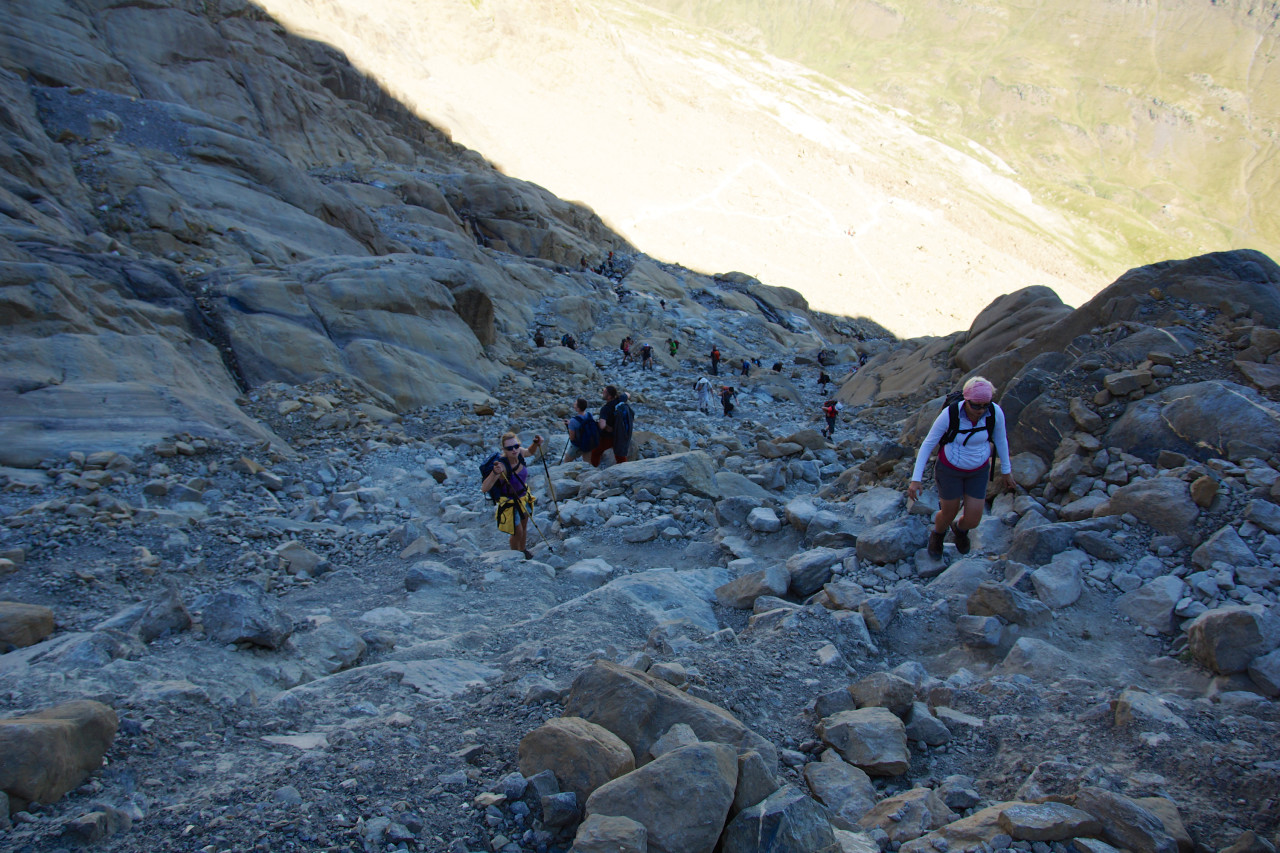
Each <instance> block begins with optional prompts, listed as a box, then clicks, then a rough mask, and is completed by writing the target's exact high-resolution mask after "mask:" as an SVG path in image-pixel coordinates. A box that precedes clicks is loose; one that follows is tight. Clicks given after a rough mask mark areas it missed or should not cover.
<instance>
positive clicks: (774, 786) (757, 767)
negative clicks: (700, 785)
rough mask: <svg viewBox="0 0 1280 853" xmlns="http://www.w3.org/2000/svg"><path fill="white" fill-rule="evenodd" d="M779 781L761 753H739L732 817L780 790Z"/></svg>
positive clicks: (750, 750) (752, 751)
mask: <svg viewBox="0 0 1280 853" xmlns="http://www.w3.org/2000/svg"><path fill="white" fill-rule="evenodd" d="M778 785H779V783H778V779H777V777H776V776H774V775H773V771H772V770H771V769H770V768H769V765H768V764H767V763H766V762H765V760H764V758H763V757H762V756H761V755H760V753H759V752H756V751H755V750H754V749H749V750H747V751H745V752H739V753H738V784H737V787H736V788H735V789H734V792H733V805H732V806H731V807H730V809H729V814H730V816H732V815H736V814H737V813H738V812H740V811H742V810H743V809H745V808H747V807H749V806H754V805H755V804H756V803H758V802H760V801H761V800H763V799H764V798H765V797H767V796H769V795H770V794H772V793H773V792H774V791H776V790H778Z"/></svg>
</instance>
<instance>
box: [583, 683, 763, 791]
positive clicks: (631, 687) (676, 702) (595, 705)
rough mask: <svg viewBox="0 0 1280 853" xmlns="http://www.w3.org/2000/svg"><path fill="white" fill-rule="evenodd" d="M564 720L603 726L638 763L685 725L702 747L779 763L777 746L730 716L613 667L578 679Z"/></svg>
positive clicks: (674, 689)
mask: <svg viewBox="0 0 1280 853" xmlns="http://www.w3.org/2000/svg"><path fill="white" fill-rule="evenodd" d="M564 714H565V716H574V717H582V718H583V719H585V720H589V721H591V722H593V723H595V724H596V725H599V726H603V727H604V728H606V729H608V730H609V731H611V732H613V733H614V734H616V735H617V736H618V737H620V738H622V740H623V742H625V743H626V744H627V746H629V747H631V752H632V754H633V755H636V756H638V757H643V756H646V755H648V754H649V749H650V747H652V746H653V744H654V743H655V742H656V741H657V740H658V738H660V737H662V735H664V734H665V733H666V732H667V730H668V729H670V728H671V726H673V725H675V724H676V723H685V724H686V725H688V726H689V727H690V728H692V729H693V731H694V732H695V733H696V734H697V736H698V737H699V738H700V739H702V740H703V741H710V742H716V743H727V744H731V745H732V746H734V747H735V748H741V749H755V750H757V751H759V752H760V754H761V756H762V757H763V758H764V759H765V760H766V762H768V763H769V765H770V766H775V765H776V762H777V752H776V750H775V748H774V746H773V744H772V743H770V742H769V741H767V740H765V739H764V738H763V737H761V736H760V735H758V734H756V733H755V732H753V731H752V730H751V729H749V728H747V727H746V726H745V725H743V724H742V723H741V722H739V721H738V719H737V718H735V717H734V716H733V715H732V714H730V713H729V712H728V711H726V710H724V709H723V708H720V707H718V706H716V705H712V704H711V703H710V702H706V701H704V700H702V699H698V698H697V697H694V696H690V695H688V694H687V693H682V692H681V691H680V690H678V689H676V688H675V687H673V686H671V685H670V684H668V683H666V682H665V681H661V680H659V679H656V678H653V677H652V676H649V675H646V674H645V673H642V672H637V671H636V670H632V669H627V668H626V667H622V666H619V665H617V664H615V663H611V662H609V661H604V660H597V661H596V662H595V663H593V664H592V665H591V667H589V668H588V669H586V670H584V671H583V672H582V673H581V674H580V675H579V676H578V677H577V678H576V679H574V682H573V686H572V688H571V689H570V691H569V697H568V699H567V700H566V701H565V708H564ZM735 768H736V760H735ZM736 774H737V770H736V769H735V770H734V775H735V777H736Z"/></svg>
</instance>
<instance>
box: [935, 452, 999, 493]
mask: <svg viewBox="0 0 1280 853" xmlns="http://www.w3.org/2000/svg"><path fill="white" fill-rule="evenodd" d="M990 477H991V462H990V460H988V461H987V464H986V465H983V466H982V467H981V468H979V469H977V470H976V471H961V470H960V469H959V468H952V467H951V466H949V465H944V464H943V463H942V462H939V463H938V464H937V465H935V466H934V468H933V479H934V481H935V482H936V483H937V484H938V499H939V500H944V501H954V500H959V499H960V498H961V497H962V496H963V497H968V498H977V499H978V500H983V501H984V500H986V499H987V481H988V480H989V479H990Z"/></svg>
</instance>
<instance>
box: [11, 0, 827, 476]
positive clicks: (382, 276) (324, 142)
mask: <svg viewBox="0 0 1280 853" xmlns="http://www.w3.org/2000/svg"><path fill="white" fill-rule="evenodd" d="M0 113H2V114H3V116H4V127H5V132H4V133H3V135H2V136H0V259H2V266H0V377H3V379H2V380H0V446H2V447H4V448H5V449H4V450H3V451H0V463H3V464H18V465H33V464H36V463H38V462H39V461H40V460H41V459H43V458H47V457H49V456H55V455H60V454H65V452H66V451H67V450H68V449H92V448H95V447H111V448H114V449H129V448H131V447H137V446H140V445H145V444H147V443H149V442H153V441H155V440H157V439H158V438H160V437H163V436H167V435H172V434H176V433H181V432H191V433H195V434H201V435H206V436H211V437H224V436H239V437H252V438H255V439H265V440H271V439H272V438H273V437H272V436H270V435H269V434H268V433H266V432H265V430H264V428H263V427H261V426H260V425H258V424H256V423H254V422H252V421H250V420H249V419H248V418H246V417H245V416H244V415H243V414H242V413H241V412H240V410H239V408H238V407H237V406H236V404H235V399H236V397H237V395H238V394H239V393H241V392H243V391H244V390H246V389H248V388H251V387H253V386H256V385H258V384H261V383H264V382H268V381H272V380H282V381H287V382H306V381H309V380H313V379H316V378H319V377H323V376H326V375H330V374H332V375H338V376H341V377H344V378H346V379H348V380H350V381H353V382H355V383H357V384H359V385H360V386H362V387H364V388H366V389H368V390H369V391H370V392H371V393H372V394H373V395H374V396H375V397H376V398H377V399H379V400H380V401H381V402H382V403H383V405H385V406H387V407H389V408H394V409H407V408H413V407H416V406H421V405H425V404H434V403H439V402H444V401H453V400H461V401H480V400H483V399H485V398H486V397H487V396H488V394H489V392H490V391H491V390H492V389H493V388H494V387H495V385H496V383H497V382H498V381H499V380H500V379H501V378H502V377H503V376H504V375H506V374H507V373H509V372H510V370H511V368H510V367H508V366H507V365H506V364H505V363H504V362H505V361H508V360H510V359H511V356H512V353H513V344H512V341H514V340H523V339H526V338H527V337H528V336H529V335H530V334H531V328H532V326H533V325H534V321H535V317H536V316H537V315H538V313H539V312H543V315H544V316H546V314H545V312H546V311H547V308H548V306H551V305H555V304H557V303H560V302H563V303H565V304H573V303H575V301H576V302H577V303H581V304H584V305H590V304H591V303H592V302H593V301H597V300H599V299H601V298H604V299H610V300H612V299H613V298H614V297H613V293H612V290H611V289H610V288H611V287H612V283H611V282H609V281H607V280H606V279H604V278H603V277H601V276H595V275H592V274H591V273H589V272H587V271H586V268H587V267H588V266H589V265H595V264H598V263H599V262H600V261H601V260H602V259H603V257H604V256H605V255H606V254H607V253H608V252H609V251H611V250H615V249H616V250H621V249H624V248H627V247H626V246H625V244H624V242H623V241H622V240H620V239H619V238H618V237H617V236H616V235H614V234H613V233H612V232H611V231H610V230H609V229H607V228H606V227H605V226H604V225H603V224H602V223H601V221H600V220H599V218H598V217H596V216H595V215H594V214H593V213H592V212H591V211H590V210H587V209H585V208H583V207H581V206H577V205H573V204H570V203H566V202H564V201H561V200H560V199H558V198H556V197H554V196H553V195H551V194H550V193H548V192H546V191H545V190H543V189H541V188H540V187H537V186H534V185H532V184H527V183H524V182H521V181H519V180H515V179H512V178H509V177H506V176H503V175H501V174H500V173H498V172H497V171H496V170H495V169H493V168H492V167H491V166H490V165H489V164H488V163H486V162H485V161H484V159H483V158H482V157H480V156H479V155H477V154H476V153H474V152H472V151H469V150H466V149H464V148H462V147H460V146H457V145H455V144H453V143H452V142H451V141H450V140H449V139H448V138H447V137H446V136H445V135H444V134H442V133H440V132H439V131H438V130H437V129H435V128H434V127H432V126H431V125H429V124H427V123H425V122H422V121H420V120H419V119H417V118H416V117H414V116H413V115H412V114H411V113H410V111H409V110H408V109H407V108H406V107H404V106H403V105H402V104H401V103H400V102H399V101H397V100H396V99H395V98H393V97H392V96H391V95H390V94H389V93H388V92H386V91H385V90H383V89H382V88H381V87H380V86H379V85H378V84H376V83H374V82H373V81H372V80H371V79H370V78H367V77H365V76H364V75H362V74H361V73H360V72H359V71H357V70H356V69H355V68H354V67H352V66H351V65H350V64H349V63H348V62H347V61H346V59H345V57H343V56H342V55H341V54H340V53H338V52H337V51H336V50H335V49H333V48H331V47H329V46H327V45H325V44H321V43H318V42H313V41H308V40H305V39H302V38H299V37H298V36H296V35H291V34H290V33H289V32H288V31H286V29H285V28H284V27H282V26H280V25H279V24H278V23H276V22H275V21H274V20H273V19H271V18H270V17H269V16H268V15H267V14H266V13H264V12H263V11H262V10H261V9H259V8H258V7H256V6H253V5H251V4H249V3H245V2H238V0H225V1H224V2H221V3H203V2H196V0H175V2H171V3H167V4H164V5H146V4H142V5H140V4H136V3H133V2H88V0H83V1H82V2H77V0H54V2H43V0H39V2H37V0H16V2H13V3H6V4H4V7H3V9H0ZM690 275H691V278H690V279H689V280H686V281H683V282H681V283H680V284H679V285H676V286H674V289H673V285H672V280H670V277H669V276H668V275H666V274H665V273H661V271H659V270H647V271H646V269H645V268H643V267H642V266H641V267H639V268H637V270H636V271H635V274H634V275H633V276H632V277H631V279H630V281H629V282H628V286H629V287H631V288H633V289H639V290H645V291H652V292H654V293H657V292H658V290H664V292H666V296H665V298H667V299H680V298H684V297H683V296H682V295H683V294H685V293H687V292H688V285H689V284H690V283H691V282H696V283H701V284H703V285H704V286H708V287H714V283H713V282H712V281H711V280H710V279H707V278H705V277H696V276H692V274H690ZM768 290H769V289H768V288H764V289H763V292H767V291H768ZM667 291H670V292H667ZM735 295H736V294H735ZM655 298H656V297H655ZM771 300H772V301H775V302H777V303H779V304H787V303H789V302H794V298H793V297H792V295H790V294H780V295H778V296H776V297H774V296H769V297H767V298H766V299H761V300H757V301H758V303H759V304H760V305H768V304H769V302H770V301H771ZM755 305H756V303H750V307H751V310H754V311H756V312H757V313H760V312H761V311H762V310H763V309H762V308H758V307H755ZM788 310H795V311H800V312H803V311H804V310H805V306H803V300H801V303H800V305H798V306H793V307H792V308H790V309H788ZM705 312H706V309H705V308H704V307H701V306H699V305H697V304H696V303H695V302H693V301H692V300H689V317H690V318H691V319H692V320H694V321H696V319H697V317H698V316H699V315H700V314H703V313H705ZM579 313H580V314H581V316H580V317H579V320H578V321H576V322H577V325H574V322H575V321H572V320H570V322H569V326H571V328H568V330H569V331H573V332H574V333H575V334H577V335H578V336H579V338H580V339H581V338H582V337H583V336H584V335H586V336H589V335H590V334H591V333H592V332H593V331H594V330H593V327H592V324H593V322H594V321H593V317H592V316H591V312H590V311H589V310H588V311H583V312H579Z"/></svg>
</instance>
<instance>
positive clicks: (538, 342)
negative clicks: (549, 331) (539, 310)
mask: <svg viewBox="0 0 1280 853" xmlns="http://www.w3.org/2000/svg"><path fill="white" fill-rule="evenodd" d="M533 345H534V346H535V347H545V346H546V345H547V339H546V338H544V337H543V336H542V330H541V329H539V330H538V331H536V332H534V333H533Z"/></svg>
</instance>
